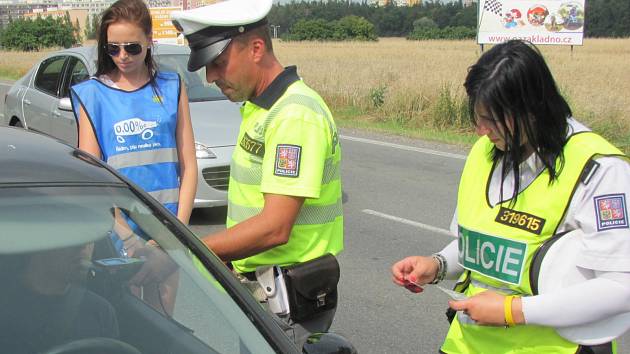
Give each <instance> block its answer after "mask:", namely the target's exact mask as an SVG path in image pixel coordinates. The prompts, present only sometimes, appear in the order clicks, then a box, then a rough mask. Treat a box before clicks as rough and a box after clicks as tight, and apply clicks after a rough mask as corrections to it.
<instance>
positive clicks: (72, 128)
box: [51, 56, 90, 146]
mask: <svg viewBox="0 0 630 354" xmlns="http://www.w3.org/2000/svg"><path fill="white" fill-rule="evenodd" d="M89 78H90V73H89V71H88V68H87V65H86V64H85V63H84V62H83V60H82V59H80V58H79V57H75V56H70V57H69V58H68V62H67V64H66V70H65V72H64V75H63V80H62V83H61V89H60V90H59V92H60V94H59V96H60V97H61V98H60V99H59V100H58V104H57V105H54V106H53V110H52V120H51V125H52V126H51V130H52V134H53V135H54V136H55V137H57V138H59V139H61V140H63V141H65V142H67V143H69V144H70V145H72V146H77V141H78V130H77V122H76V119H75V117H74V113H73V112H72V106H71V104H70V87H72V86H73V85H76V84H78V83H80V82H83V81H85V80H87V79H89Z"/></svg>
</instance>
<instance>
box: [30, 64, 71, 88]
mask: <svg viewBox="0 0 630 354" xmlns="http://www.w3.org/2000/svg"><path fill="white" fill-rule="evenodd" d="M59 58H63V60H64V62H63V64H62V66H61V71H60V75H59V79H58V80H57V84H56V86H55V92H50V91H48V90H45V89H43V88H41V87H40V86H39V85H37V79H38V77H39V75H40V73H41V72H42V71H43V70H44V69H45V68H44V64H45V63H48V62H52V61H55V60H57V59H59ZM68 59H69V56H68V55H67V54H58V55H54V56H51V57H48V58H46V59H44V60H42V61H41V62H40V63H39V65H38V67H37V71H36V72H35V75H34V77H33V88H34V89H35V90H37V91H39V92H42V93H44V94H47V95H49V96H53V97H56V98H61V97H60V89H61V82H62V81H63V77H64V75H65V72H66V70H67V66H68ZM49 65H50V64H49ZM46 67H48V65H47V66H46Z"/></svg>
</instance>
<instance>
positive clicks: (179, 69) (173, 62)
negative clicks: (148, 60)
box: [155, 54, 227, 102]
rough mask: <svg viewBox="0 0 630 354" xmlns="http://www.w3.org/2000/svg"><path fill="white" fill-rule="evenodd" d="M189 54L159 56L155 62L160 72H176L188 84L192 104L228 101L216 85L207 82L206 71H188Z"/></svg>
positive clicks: (187, 88) (203, 69)
mask: <svg viewBox="0 0 630 354" xmlns="http://www.w3.org/2000/svg"><path fill="white" fill-rule="evenodd" d="M188 58H189V55H188V54H159V55H157V56H156V57H155V61H156V63H157V65H158V70H160V71H170V72H176V73H178V74H179V76H180V77H181V78H183V79H184V82H185V83H186V92H187V93H188V100H189V101H190V102H201V101H216V100H226V99H227V97H225V95H223V93H221V90H220V89H219V88H218V87H217V85H215V84H209V83H207V82H206V69H205V68H202V69H201V70H198V71H195V72H190V71H188V69H187V67H188Z"/></svg>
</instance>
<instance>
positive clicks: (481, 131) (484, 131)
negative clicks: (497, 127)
mask: <svg viewBox="0 0 630 354" xmlns="http://www.w3.org/2000/svg"><path fill="white" fill-rule="evenodd" d="M475 123H476V124H475V133H477V135H479V136H484V135H488V134H489V133H490V132H491V131H492V130H491V129H490V127H489V126H488V123H487V122H486V119H478V120H477V122H475Z"/></svg>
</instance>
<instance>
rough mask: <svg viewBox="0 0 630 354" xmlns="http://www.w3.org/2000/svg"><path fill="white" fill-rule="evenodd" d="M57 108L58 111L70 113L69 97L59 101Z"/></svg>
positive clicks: (70, 103)
mask: <svg viewBox="0 0 630 354" xmlns="http://www.w3.org/2000/svg"><path fill="white" fill-rule="evenodd" d="M57 108H59V110H60V111H67V112H72V102H70V97H64V98H62V99H60V100H59V104H58V105H57Z"/></svg>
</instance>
